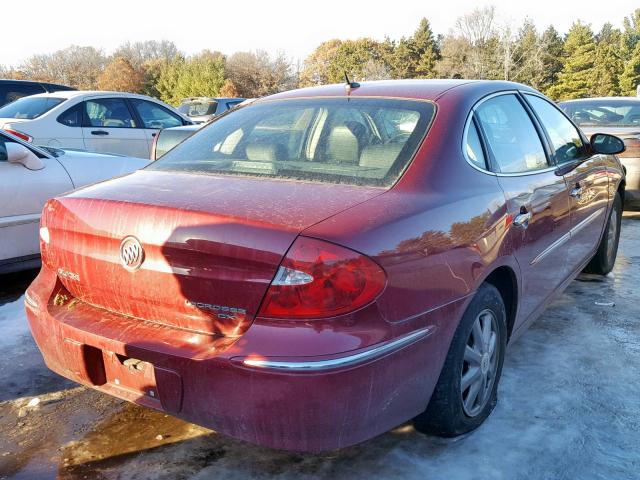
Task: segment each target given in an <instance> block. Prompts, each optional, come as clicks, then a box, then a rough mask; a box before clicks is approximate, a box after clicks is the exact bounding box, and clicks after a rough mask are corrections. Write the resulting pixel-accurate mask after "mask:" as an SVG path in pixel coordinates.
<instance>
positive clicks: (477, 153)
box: [464, 120, 487, 169]
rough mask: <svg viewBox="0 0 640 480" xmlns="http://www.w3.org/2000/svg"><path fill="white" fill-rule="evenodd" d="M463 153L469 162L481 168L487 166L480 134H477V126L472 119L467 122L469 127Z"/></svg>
mask: <svg viewBox="0 0 640 480" xmlns="http://www.w3.org/2000/svg"><path fill="white" fill-rule="evenodd" d="M464 153H465V155H466V156H467V158H468V159H469V160H471V163H473V164H474V165H475V166H477V167H480V168H482V169H486V168H487V161H486V159H485V157H484V152H483V151H482V143H481V142H480V135H479V134H478V128H477V127H476V124H475V122H474V121H473V120H472V121H471V122H469V128H468V130H467V134H466V137H465V143H464Z"/></svg>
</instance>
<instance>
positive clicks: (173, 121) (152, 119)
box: [131, 99, 182, 128]
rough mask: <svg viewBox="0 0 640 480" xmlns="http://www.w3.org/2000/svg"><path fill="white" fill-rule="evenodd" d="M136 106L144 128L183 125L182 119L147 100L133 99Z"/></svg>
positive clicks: (132, 101)
mask: <svg viewBox="0 0 640 480" xmlns="http://www.w3.org/2000/svg"><path fill="white" fill-rule="evenodd" d="M131 103H133V106H134V108H135V109H136V111H137V112H138V115H139V116H140V119H141V120H142V124H143V125H144V128H170V127H178V126H180V125H182V119H181V118H180V117H178V116H177V115H174V114H173V113H171V112H169V111H168V110H167V109H165V108H162V107H161V106H160V105H156V104H154V103H151V102H147V101H146V100H138V99H131Z"/></svg>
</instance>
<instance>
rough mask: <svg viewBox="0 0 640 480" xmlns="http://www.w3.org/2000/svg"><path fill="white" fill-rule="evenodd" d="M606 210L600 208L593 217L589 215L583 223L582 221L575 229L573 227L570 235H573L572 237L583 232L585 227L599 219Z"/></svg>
mask: <svg viewBox="0 0 640 480" xmlns="http://www.w3.org/2000/svg"><path fill="white" fill-rule="evenodd" d="M605 210H606V208H605V207H602V208H600V209H599V210H596V211H595V212H593V213H592V214H591V215H589V216H588V217H587V218H585V219H584V220H583V221H581V222H580V223H579V224H578V225H576V226H575V227H573V228H572V229H571V230H570V231H569V233H571V235H575V234H576V233H578V232H579V231H580V230H582V229H583V228H584V227H586V226H587V225H589V224H590V223H591V222H593V221H594V220H595V219H596V218H598V217H599V216H600V214H601V213H602V212H604V211H605Z"/></svg>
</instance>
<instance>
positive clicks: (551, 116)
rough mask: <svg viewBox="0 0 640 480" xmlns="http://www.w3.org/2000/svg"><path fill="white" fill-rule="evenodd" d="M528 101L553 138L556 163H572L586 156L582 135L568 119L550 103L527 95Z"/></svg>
mask: <svg viewBox="0 0 640 480" xmlns="http://www.w3.org/2000/svg"><path fill="white" fill-rule="evenodd" d="M527 100H528V101H529V103H530V104H531V107H532V108H533V110H534V111H535V112H536V114H537V115H538V117H539V118H540V121H541V122H542V125H543V126H544V128H545V130H546V131H547V133H548V134H549V137H550V138H551V143H552V145H553V148H554V150H555V157H556V162H558V163H565V162H571V161H573V160H577V159H579V158H581V157H582V156H584V153H585V148H584V144H583V143H582V139H581V138H580V133H578V130H577V129H576V127H574V126H573V125H572V123H571V122H570V121H569V120H567V117H565V116H564V115H563V114H562V113H561V112H560V111H559V110H558V109H557V108H556V107H554V106H553V105H551V104H550V103H549V102H547V101H546V100H544V99H542V98H540V97H538V96H536V95H528V94H527Z"/></svg>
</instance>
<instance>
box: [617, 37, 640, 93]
mask: <svg viewBox="0 0 640 480" xmlns="http://www.w3.org/2000/svg"><path fill="white" fill-rule="evenodd" d="M638 85H640V42H638V43H636V47H635V48H634V49H633V53H632V55H631V58H630V59H629V60H628V61H627V62H626V63H625V66H624V72H623V73H622V75H621V77H620V90H621V94H622V95H629V96H636V94H637V88H638Z"/></svg>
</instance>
